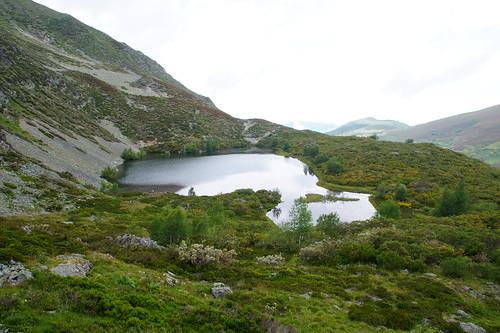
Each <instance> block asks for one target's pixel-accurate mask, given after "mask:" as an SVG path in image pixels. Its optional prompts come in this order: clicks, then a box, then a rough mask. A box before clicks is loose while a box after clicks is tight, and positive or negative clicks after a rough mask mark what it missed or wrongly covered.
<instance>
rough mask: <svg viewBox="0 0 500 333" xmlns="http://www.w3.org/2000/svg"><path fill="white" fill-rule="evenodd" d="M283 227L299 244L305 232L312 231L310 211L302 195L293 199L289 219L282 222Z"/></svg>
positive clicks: (304, 237) (304, 236)
mask: <svg viewBox="0 0 500 333" xmlns="http://www.w3.org/2000/svg"><path fill="white" fill-rule="evenodd" d="M283 227H284V229H285V230H286V231H289V232H291V233H292V234H293V235H294V237H295V239H296V240H297V241H298V243H299V245H300V244H301V243H302V242H303V241H304V240H305V239H306V237H307V234H309V232H311V231H312V229H313V224H312V213H311V211H310V210H309V208H308V206H307V201H306V199H305V198H304V197H300V198H298V199H295V201H294V202H293V206H292V208H291V209H290V219H289V220H288V221H287V222H285V223H284V226H283Z"/></svg>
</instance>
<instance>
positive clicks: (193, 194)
mask: <svg viewBox="0 0 500 333" xmlns="http://www.w3.org/2000/svg"><path fill="white" fill-rule="evenodd" d="M188 196H190V197H194V196H196V192H195V191H194V187H192V186H191V187H190V188H189V191H188Z"/></svg>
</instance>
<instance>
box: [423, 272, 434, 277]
mask: <svg viewBox="0 0 500 333" xmlns="http://www.w3.org/2000/svg"><path fill="white" fill-rule="evenodd" d="M424 275H426V276H430V277H436V274H434V273H424Z"/></svg>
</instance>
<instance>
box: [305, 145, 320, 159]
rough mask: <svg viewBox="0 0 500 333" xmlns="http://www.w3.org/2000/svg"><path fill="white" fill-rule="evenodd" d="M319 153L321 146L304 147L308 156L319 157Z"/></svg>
mask: <svg viewBox="0 0 500 333" xmlns="http://www.w3.org/2000/svg"><path fill="white" fill-rule="evenodd" d="M318 153H319V146H317V145H313V146H304V154H305V155H307V156H311V157H314V156H316V155H318Z"/></svg>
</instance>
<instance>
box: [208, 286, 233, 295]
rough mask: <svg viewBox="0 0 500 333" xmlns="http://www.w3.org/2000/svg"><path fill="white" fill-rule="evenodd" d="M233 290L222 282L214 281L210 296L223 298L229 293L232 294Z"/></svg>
mask: <svg viewBox="0 0 500 333" xmlns="http://www.w3.org/2000/svg"><path fill="white" fill-rule="evenodd" d="M232 293H233V291H232V290H231V288H229V287H225V286H224V283H214V286H213V287H212V296H214V297H215V298H224V297H226V296H227V295H229V294H232Z"/></svg>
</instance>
